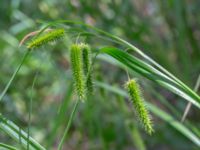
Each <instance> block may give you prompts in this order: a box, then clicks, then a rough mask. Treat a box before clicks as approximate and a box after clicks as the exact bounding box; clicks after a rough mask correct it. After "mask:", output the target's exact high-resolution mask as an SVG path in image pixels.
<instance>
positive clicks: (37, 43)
mask: <svg viewBox="0 0 200 150" xmlns="http://www.w3.org/2000/svg"><path fill="white" fill-rule="evenodd" d="M64 34H65V30H64V29H55V30H51V31H49V32H48V33H45V34H43V35H41V36H39V37H37V38H36V39H34V40H32V41H31V42H30V43H28V45H27V48H28V49H32V48H39V47H41V46H43V45H45V44H47V43H49V42H53V41H56V40H58V39H60V38H62V37H63V36H64Z"/></svg>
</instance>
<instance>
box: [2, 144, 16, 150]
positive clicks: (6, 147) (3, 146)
mask: <svg viewBox="0 0 200 150" xmlns="http://www.w3.org/2000/svg"><path fill="white" fill-rule="evenodd" d="M1 147H2V148H4V149H8V150H19V149H17V148H16V147H13V146H10V145H7V144H4V143H0V148H1Z"/></svg>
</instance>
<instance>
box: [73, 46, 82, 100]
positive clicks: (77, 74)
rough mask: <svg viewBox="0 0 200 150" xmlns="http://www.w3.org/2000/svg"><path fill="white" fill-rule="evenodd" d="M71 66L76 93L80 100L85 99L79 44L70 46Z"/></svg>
mask: <svg viewBox="0 0 200 150" xmlns="http://www.w3.org/2000/svg"><path fill="white" fill-rule="evenodd" d="M70 58H71V67H72V72H73V79H74V83H75V88H76V91H77V94H78V96H79V98H80V99H81V100H84V99H85V77H84V73H83V63H82V49H81V45H80V44H73V45H72V46H71V48H70Z"/></svg>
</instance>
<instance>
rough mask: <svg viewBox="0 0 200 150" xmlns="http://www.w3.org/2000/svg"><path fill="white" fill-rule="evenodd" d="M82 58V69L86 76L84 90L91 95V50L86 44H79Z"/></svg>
mask: <svg viewBox="0 0 200 150" xmlns="http://www.w3.org/2000/svg"><path fill="white" fill-rule="evenodd" d="M81 49H82V57H83V69H84V73H85V76H86V83H85V84H86V88H87V93H88V94H92V93H93V82H92V70H91V68H92V66H91V49H90V46H89V45H88V44H84V43H82V44H81Z"/></svg>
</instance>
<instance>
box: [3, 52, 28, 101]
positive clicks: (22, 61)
mask: <svg viewBox="0 0 200 150" xmlns="http://www.w3.org/2000/svg"><path fill="white" fill-rule="evenodd" d="M29 53H30V50H27V51H26V53H25V54H24V56H23V58H22V60H21V62H20V64H19V66H18V67H17V69H16V70H15V72H14V73H13V75H12V77H11V79H10V80H9V82H8V83H7V85H6V87H5V89H4V90H3V92H2V93H1V95H0V101H1V100H2V99H3V97H4V95H5V94H6V92H7V90H8V88H9V87H10V85H11V83H12V82H13V80H14V78H15V76H16V75H17V73H18V72H19V70H20V68H21V66H22V64H23V63H24V61H25V60H26V58H27V56H28V54H29Z"/></svg>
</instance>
